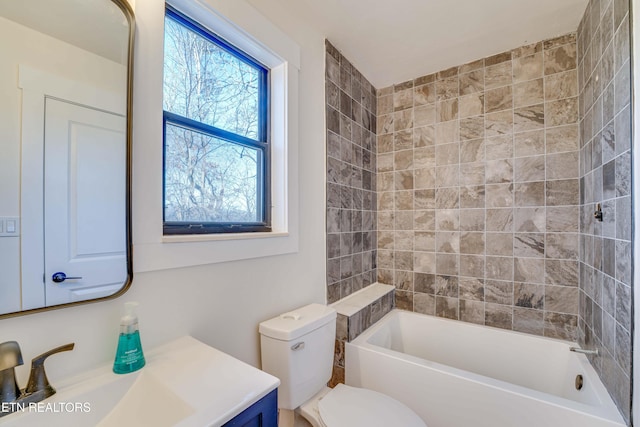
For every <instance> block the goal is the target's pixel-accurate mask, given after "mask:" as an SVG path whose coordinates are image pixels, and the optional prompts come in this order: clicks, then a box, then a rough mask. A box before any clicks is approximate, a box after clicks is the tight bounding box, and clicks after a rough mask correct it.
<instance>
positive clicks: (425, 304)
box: [413, 293, 436, 316]
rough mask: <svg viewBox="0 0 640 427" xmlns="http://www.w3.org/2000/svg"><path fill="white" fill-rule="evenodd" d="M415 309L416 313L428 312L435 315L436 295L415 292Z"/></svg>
mask: <svg viewBox="0 0 640 427" xmlns="http://www.w3.org/2000/svg"><path fill="white" fill-rule="evenodd" d="M413 311H415V312H416V313H422V314H428V315H431V316H435V314H436V297H435V296H434V295H429V294H420V293H415V294H413Z"/></svg>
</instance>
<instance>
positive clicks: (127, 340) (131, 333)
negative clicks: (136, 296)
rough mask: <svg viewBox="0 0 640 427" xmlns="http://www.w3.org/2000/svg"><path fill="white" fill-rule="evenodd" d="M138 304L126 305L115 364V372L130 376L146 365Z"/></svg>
mask: <svg viewBox="0 0 640 427" xmlns="http://www.w3.org/2000/svg"><path fill="white" fill-rule="evenodd" d="M137 306H138V303H137V302H127V303H125V305H124V307H125V315H124V316H122V318H121V319H120V336H119V337H118V350H117V351H116V359H115V361H114V362H113V372H115V373H116V374H128V373H130V372H135V371H137V370H138V369H141V368H142V367H143V366H144V365H145V360H144V354H143V352H142V344H141V343H140V331H139V330H138V315H137V314H136V307H137Z"/></svg>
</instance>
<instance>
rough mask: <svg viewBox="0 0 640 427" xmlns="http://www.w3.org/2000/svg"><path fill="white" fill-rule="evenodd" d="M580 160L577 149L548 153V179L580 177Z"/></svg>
mask: <svg viewBox="0 0 640 427" xmlns="http://www.w3.org/2000/svg"><path fill="white" fill-rule="evenodd" d="M578 161H579V153H578V152H577V151H569V152H566V153H559V154H549V155H547V179H549V180H551V179H569V178H578V175H579V172H578Z"/></svg>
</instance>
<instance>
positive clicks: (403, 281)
mask: <svg viewBox="0 0 640 427" xmlns="http://www.w3.org/2000/svg"><path fill="white" fill-rule="evenodd" d="M397 260H398V258H396V261H397ZM399 267H400V266H399V265H397V264H396V267H395V272H394V276H393V285H394V286H395V287H396V290H403V291H407V292H413V273H412V272H410V271H401V270H400V269H399Z"/></svg>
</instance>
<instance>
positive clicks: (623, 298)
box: [612, 282, 632, 330]
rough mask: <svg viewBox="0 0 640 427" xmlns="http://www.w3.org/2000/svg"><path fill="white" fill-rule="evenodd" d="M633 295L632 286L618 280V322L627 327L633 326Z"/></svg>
mask: <svg viewBox="0 0 640 427" xmlns="http://www.w3.org/2000/svg"><path fill="white" fill-rule="evenodd" d="M631 310H632V297H631V288H630V287H629V286H627V285H625V284H623V283H620V282H616V309H615V313H612V314H614V315H615V319H616V322H618V323H619V324H621V325H622V326H623V327H624V328H625V329H627V330H629V329H630V328H631V320H632V314H631Z"/></svg>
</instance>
